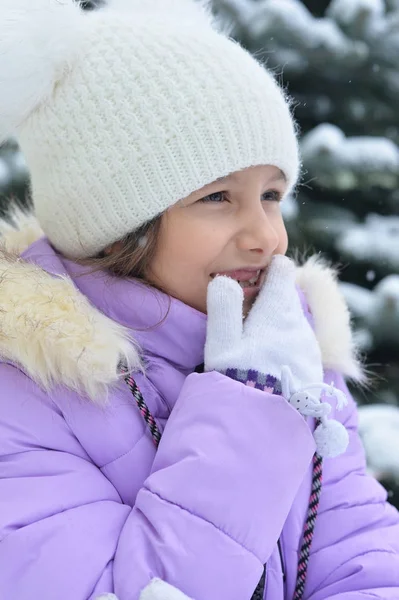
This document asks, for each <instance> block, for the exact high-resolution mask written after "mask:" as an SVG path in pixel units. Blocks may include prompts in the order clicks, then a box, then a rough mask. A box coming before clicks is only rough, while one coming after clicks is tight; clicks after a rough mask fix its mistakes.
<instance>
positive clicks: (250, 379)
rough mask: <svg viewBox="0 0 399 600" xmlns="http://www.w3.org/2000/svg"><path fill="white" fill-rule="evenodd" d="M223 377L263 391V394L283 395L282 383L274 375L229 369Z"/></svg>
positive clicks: (252, 370) (224, 372) (249, 370)
mask: <svg viewBox="0 0 399 600" xmlns="http://www.w3.org/2000/svg"><path fill="white" fill-rule="evenodd" d="M223 375H226V376H227V377H230V379H234V380H235V381H240V382H241V383H243V384H244V385H248V386H249V387H253V388H256V389H257V390H262V392H269V394H276V395H277V396H281V395H282V391H281V382H280V380H279V379H277V377H274V376H273V375H265V374H264V373H259V371H255V370H254V369H227V370H226V371H223Z"/></svg>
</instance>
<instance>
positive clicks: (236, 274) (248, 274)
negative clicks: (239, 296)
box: [211, 267, 267, 298]
mask: <svg viewBox="0 0 399 600" xmlns="http://www.w3.org/2000/svg"><path fill="white" fill-rule="evenodd" d="M266 269H267V267H245V268H243V269H236V270H234V271H217V272H216V273H212V275H211V277H212V278H214V277H216V275H226V276H227V277H231V278H232V279H238V280H240V281H241V282H242V283H245V281H246V280H248V281H249V280H250V279H251V278H252V277H253V274H254V273H256V272H257V271H260V273H259V277H258V283H257V285H251V286H247V287H246V286H245V285H244V286H243V287H242V291H243V292H244V297H245V298H252V297H253V296H256V295H257V294H258V293H259V290H260V288H261V287H262V285H263V281H264V277H265V272H266Z"/></svg>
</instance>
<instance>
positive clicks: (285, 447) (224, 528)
mask: <svg viewBox="0 0 399 600" xmlns="http://www.w3.org/2000/svg"><path fill="white" fill-rule="evenodd" d="M0 379H1V381H2V386H1V392H0V504H1V510H0V540H1V542H0V564H1V569H0V598H1V600H32V598H39V597H40V599H41V600H88V599H94V598H96V597H97V596H98V595H100V594H102V593H107V592H109V593H110V592H115V594H116V595H117V596H118V598H119V600H138V599H139V598H140V593H141V591H142V590H143V589H144V588H145V587H146V586H148V585H149V583H150V581H152V580H153V579H154V578H160V579H162V580H164V581H165V582H168V583H169V584H171V585H172V586H174V587H175V588H177V589H179V590H181V591H182V592H184V593H185V594H186V595H187V596H188V597H189V598H194V599H195V600H216V599H217V600H220V598H228V599H229V600H243V599H244V598H250V597H251V595H252V593H253V591H254V589H255V588H256V585H257V583H258V581H259V579H260V576H261V574H262V570H263V564H264V563H266V562H267V560H268V557H269V556H270V554H271V552H272V550H273V548H274V546H275V544H276V542H277V540H278V537H279V535H280V532H281V529H282V527H283V524H284V522H285V520H286V518H287V514H288V512H289V510H290V507H291V504H292V503H293V500H294V498H295V495H296V493H297V491H298V488H299V486H300V484H301V482H302V480H303V478H304V475H305V473H306V472H307V470H308V468H309V465H310V463H311V460H312V456H313V453H314V449H315V446H314V441H313V436H312V434H311V432H310V430H309V428H308V426H307V424H306V423H305V422H304V420H303V419H302V417H300V416H299V415H298V413H297V412H296V411H295V410H294V409H293V408H292V407H290V406H289V404H288V403H287V402H286V401H285V400H283V399H282V398H281V397H278V396H273V395H271V394H267V393H265V392H261V391H259V390H255V389H252V388H249V387H246V386H244V385H242V384H240V383H238V382H235V381H233V380H230V379H228V378H227V377H225V376H223V375H220V374H218V373H205V374H196V373H193V374H192V375H189V376H188V377H187V378H186V380H185V383H184V386H183V388H182V390H181V393H180V395H179V398H178V400H177V404H176V406H175V408H174V410H173V411H172V414H171V416H170V418H169V420H168V423H167V426H166V428H165V431H164V434H163V437H162V440H161V443H160V446H159V449H158V451H157V454H156V458H155V461H154V462H153V465H152V469H151V471H150V473H149V475H148V477H147V478H146V480H145V482H144V485H143V486H142V488H140V489H139V492H138V494H137V497H136V502H135V505H134V506H133V507H130V506H128V505H126V504H123V502H122V501H121V498H120V497H119V494H118V492H117V490H116V489H115V488H114V486H113V485H112V484H111V482H110V481H109V480H108V479H107V478H106V477H105V475H104V474H103V472H102V471H101V469H100V468H99V467H98V466H97V465H96V464H94V462H93V461H92V460H91V458H90V456H89V454H88V453H87V451H86V450H85V449H84V448H83V447H82V446H81V444H80V443H79V441H78V439H77V437H76V436H75V434H74V432H73V431H72V430H71V429H70V427H69V425H68V424H67V423H66V421H65V419H64V416H63V414H62V412H61V411H60V410H59V408H57V405H56V404H55V403H54V402H52V401H51V398H50V397H49V396H48V395H46V394H44V393H43V392H42V391H41V390H40V389H39V388H38V387H37V386H36V385H35V384H34V383H33V382H32V381H31V380H30V379H28V378H27V377H25V375H22V374H21V372H20V371H19V370H17V369H16V368H15V367H13V366H11V365H4V364H3V365H0ZM138 383H139V385H140V381H138ZM69 399H70V400H71V401H72V400H73V399H75V401H79V400H78V399H77V398H76V397H74V396H70V398H69ZM80 401H82V400H80ZM75 419H76V420H78V419H79V413H75ZM137 419H141V416H140V415H139V413H138V412H137ZM93 435H95V433H93ZM140 443H143V444H145V443H148V444H152V441H151V440H150V439H148V438H146V435H144V437H142V438H141V441H138V442H137V444H140ZM147 450H148V446H147ZM143 456H144V455H143ZM139 460H140V459H139ZM150 467H151V465H150ZM140 468H143V467H142V466H141V465H138V466H137V469H138V470H139V469H140ZM129 476H132V477H134V473H132V474H130V475H129V473H126V477H129ZM158 597H159V596H157V594H154V595H153V596H152V595H150V594H146V595H145V596H143V595H142V598H143V599H144V598H145V599H148V600H150V599H151V598H158ZM166 597H168V598H169V597H170V598H171V599H172V598H173V599H174V598H176V600H177V599H178V598H180V596H179V593H178V592H177V595H170V596H169V595H165V598H166Z"/></svg>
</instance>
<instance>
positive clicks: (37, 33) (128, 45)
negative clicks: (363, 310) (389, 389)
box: [0, 0, 399, 600]
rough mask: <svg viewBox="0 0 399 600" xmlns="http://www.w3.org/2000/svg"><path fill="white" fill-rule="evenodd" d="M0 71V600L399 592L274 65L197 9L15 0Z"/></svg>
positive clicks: (339, 305) (181, 0) (398, 550)
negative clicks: (0, 182)
mask: <svg viewBox="0 0 399 600" xmlns="http://www.w3.org/2000/svg"><path fill="white" fill-rule="evenodd" d="M32 5H34V6H32ZM143 5H144V6H143ZM0 83H1V96H0V137H1V139H4V138H5V137H6V136H7V135H9V134H10V133H13V134H15V135H17V136H18V139H19V141H20V144H21V147H22V150H23V152H24V154H25V157H26V160H27V162H28V165H29V168H30V172H31V176H32V180H31V191H32V197H33V203H34V208H35V217H29V216H26V215H23V214H22V215H21V214H20V215H17V214H16V215H14V226H15V228H13V227H11V226H6V225H5V224H3V234H4V235H3V252H2V254H1V260H0V273H1V276H0V331H1V337H0V354H1V356H2V362H1V364H0V381H1V388H0V542H1V543H0V565H1V568H0V599H1V600H31V599H33V598H34V599H35V600H38V599H39V598H40V600H88V599H93V600H94V599H96V598H99V597H101V598H109V599H110V598H111V597H112V598H115V597H117V598H119V600H138V599H141V600H188V599H193V600H221V599H223V600H249V599H251V598H253V599H261V598H264V599H266V600H283V599H285V600H292V599H295V600H300V599H301V598H302V599H304V600H305V599H306V600H327V599H329V600H333V599H334V600H335V599H336V600H366V599H370V600H371V599H377V598H379V599H384V600H386V599H394V598H395V599H397V598H398V597H399V518H398V514H397V512H396V510H395V509H394V508H393V507H391V506H390V505H388V504H387V503H386V494H385V492H384V490H383V489H382V488H381V486H380V485H379V484H378V483H377V482H376V481H374V480H373V479H372V478H371V477H369V476H368V475H367V474H366V465H365V459H364V453H363V450H362V447H361V443H360V441H359V437H358V435H357V430H356V421H357V417H356V407H355V404H354V402H353V400H352V398H351V397H350V395H349V393H348V389H347V387H346V385H345V383H344V377H351V378H353V379H355V380H361V379H362V370H361V367H360V365H359V363H358V362H357V360H356V355H355V351H354V347H353V343H352V341H351V335H350V329H349V319H348V313H347V309H346V307H345V305H344V304H343V301H342V299H341V297H340V295H339V292H338V287H337V284H336V278H335V274H334V273H333V272H332V271H330V270H329V269H328V268H327V267H326V266H324V265H323V264H321V263H320V262H318V261H316V260H314V259H313V260H310V261H308V263H306V264H305V265H304V266H303V267H301V268H299V267H296V266H295V265H294V263H293V262H292V261H291V260H289V259H288V258H286V257H285V253H286V250H287V236H286V231H285V228H284V224H283V220H282V216H281V200H282V199H283V198H284V196H285V195H286V194H287V193H288V192H289V191H290V190H292V188H293V186H294V185H295V182H296V179H297V175H298V170H299V159H298V147H297V140H296V135H295V126H294V124H293V121H292V118H291V115H290V110H289V106H288V103H287V100H286V98H285V97H284V94H283V92H282V91H281V89H280V88H279V87H278V85H277V84H276V82H275V80H274V78H273V77H272V75H271V74H270V73H268V72H267V71H266V70H265V69H264V67H263V66H262V65H261V64H260V63H259V62H257V61H256V60H255V59H254V58H253V57H252V56H250V54H249V53H247V52H246V51H245V50H244V49H243V48H241V47H240V46H239V45H238V44H237V43H235V42H234V41H232V40H231V39H229V38H228V36H227V35H226V34H225V33H223V32H222V31H220V30H219V29H218V28H217V25H216V23H214V22H213V21H212V18H211V16H210V12H209V10H208V9H207V7H206V6H205V5H204V3H202V4H196V3H194V0H174V1H173V0H159V1H158V2H157V1H155V0H146V1H145V3H143V2H139V1H138V0H119V1H118V0H114V1H113V2H112V3H111V4H110V5H109V6H108V7H103V8H101V9H99V10H98V11H94V12H89V13H84V12H83V11H82V10H81V9H80V7H79V6H78V5H76V4H74V3H73V1H72V0H35V2H33V3H32V0H1V7H0ZM36 219H37V220H36ZM16 221H18V223H17V222H16ZM339 409H341V410H339ZM114 594H115V596H114Z"/></svg>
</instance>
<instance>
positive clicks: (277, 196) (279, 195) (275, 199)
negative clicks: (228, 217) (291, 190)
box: [198, 190, 282, 204]
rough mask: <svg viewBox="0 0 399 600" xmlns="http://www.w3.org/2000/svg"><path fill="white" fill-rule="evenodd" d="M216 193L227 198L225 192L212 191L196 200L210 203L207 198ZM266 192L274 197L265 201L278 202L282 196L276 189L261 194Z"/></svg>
mask: <svg viewBox="0 0 399 600" xmlns="http://www.w3.org/2000/svg"><path fill="white" fill-rule="evenodd" d="M218 194H221V195H222V196H223V197H224V199H227V192H213V194H208V196H204V197H203V198H200V199H199V200H198V202H202V203H203V204H209V203H211V204H212V201H209V200H208V198H211V197H212V196H217V195H218ZM266 194H273V195H274V198H273V199H272V200H266V199H265V201H266V202H280V201H281V198H282V194H281V192H278V191H277V190H269V191H267V192H265V193H264V194H263V196H265V195H266ZM216 204H221V202H216Z"/></svg>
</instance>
